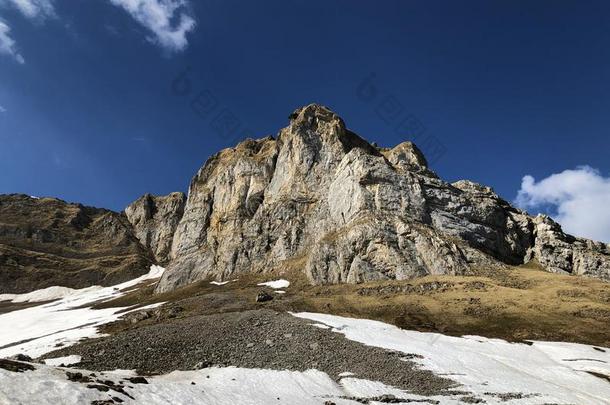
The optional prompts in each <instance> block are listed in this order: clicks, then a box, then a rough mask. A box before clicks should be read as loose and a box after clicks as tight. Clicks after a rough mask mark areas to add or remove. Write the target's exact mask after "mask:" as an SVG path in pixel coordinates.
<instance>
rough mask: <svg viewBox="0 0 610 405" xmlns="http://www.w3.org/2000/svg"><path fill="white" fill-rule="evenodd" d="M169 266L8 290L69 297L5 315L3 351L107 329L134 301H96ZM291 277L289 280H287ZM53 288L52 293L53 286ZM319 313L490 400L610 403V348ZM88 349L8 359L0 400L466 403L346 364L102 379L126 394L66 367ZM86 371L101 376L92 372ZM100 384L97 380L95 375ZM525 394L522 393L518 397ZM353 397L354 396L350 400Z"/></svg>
mask: <svg viewBox="0 0 610 405" xmlns="http://www.w3.org/2000/svg"><path fill="white" fill-rule="evenodd" d="M162 273H163V268H161V267H157V266H153V267H152V268H151V271H150V272H149V273H148V274H147V275H145V276H142V277H140V278H138V279H135V280H132V281H129V282H127V283H123V284H119V285H117V286H113V287H90V288H85V289H82V290H72V289H66V290H58V289H45V290H40V291H37V292H33V293H29V294H22V295H12V296H10V297H6V296H4V297H5V299H7V298H8V299H10V300H12V301H14V302H36V301H39V300H43V301H46V300H48V299H49V297H51V296H54V294H55V292H59V291H60V292H59V293H58V294H59V295H61V298H60V299H57V300H55V301H53V302H51V303H47V304H40V305H38V306H34V307H29V308H25V309H21V310H17V311H13V312H9V313H6V314H3V315H0V357H7V356H11V355H14V354H17V353H25V354H27V355H30V356H32V357H36V356H40V355H42V354H44V353H47V352H49V351H51V350H53V349H55V347H56V345H58V344H62V345H70V344H74V343H76V342H77V341H78V340H80V339H81V338H84V337H92V336H98V333H99V332H98V331H97V328H98V326H100V325H102V324H104V323H107V322H112V321H114V320H116V319H117V318H118V317H119V316H121V315H122V314H123V313H124V312H122V313H119V312H120V311H122V310H125V309H128V308H109V309H99V310H94V309H91V308H90V306H91V305H92V304H93V303H96V302H100V301H105V300H109V299H113V298H116V297H118V296H121V295H123V294H125V293H126V291H128V290H129V289H130V288H133V287H134V286H136V285H137V284H139V283H141V282H143V281H145V280H151V279H154V278H157V277H160V276H161V274H162ZM283 281H284V280H276V281H273V282H269V283H267V284H266V285H269V284H271V285H270V286H271V287H273V288H286V287H288V285H287V284H286V283H284V282H283ZM280 282H281V283H280ZM51 292H52V293H51ZM293 315H294V316H296V317H300V318H304V319H308V320H311V321H312V327H321V328H328V329H331V330H332V331H334V332H336V333H341V334H343V335H345V337H346V338H347V339H350V340H354V341H358V342H361V343H363V344H366V345H370V346H376V347H381V348H386V349H390V350H395V351H401V352H404V353H408V354H418V355H421V356H422V357H421V358H419V357H414V358H413V361H416V362H418V363H419V364H420V365H421V366H422V367H423V368H426V369H429V370H431V371H433V372H434V373H435V374H437V375H442V376H446V377H447V378H450V379H452V380H454V381H456V382H458V383H459V384H461V385H460V386H458V387H456V388H455V390H457V391H468V392H471V393H472V394H473V395H474V396H475V397H476V398H480V399H483V400H485V401H486V403H487V404H516V405H524V404H532V405H534V404H545V403H554V404H577V405H581V404H582V405H585V404H586V405H597V404H599V405H603V404H610V384H609V383H608V382H607V381H605V380H604V379H602V378H600V377H596V376H594V375H592V374H591V373H597V374H598V375H601V376H603V375H606V376H610V349H607V348H602V347H592V346H588V345H580V344H573V343H558V342H532V344H531V345H530V344H515V343H508V342H506V341H503V340H499V339H487V338H482V337H478V336H465V337H450V336H445V335H441V334H435V333H422V332H415V331H406V330H401V329H399V328H397V327H395V326H392V325H389V324H385V323H382V322H377V321H371V320H365V319H352V318H344V317H339V316H333V315H326V314H316V313H294V314H293ZM79 361H80V358H79V356H67V357H63V358H57V359H50V360H47V361H45V364H34V365H33V366H34V367H35V369H34V370H29V371H23V372H14V371H9V370H5V369H3V368H1V367H0V404H39V403H45V404H46V403H49V404H81V403H91V402H92V401H95V400H108V399H110V398H111V397H116V398H119V399H120V400H122V401H124V402H123V403H126V404H132V403H136V404H151V405H153V404H193V403H201V404H210V405H214V404H253V405H254V404H261V405H262V404H265V405H267V404H271V403H273V404H291V405H292V404H295V405H299V404H324V403H325V402H326V401H330V402H332V403H335V404H337V405H341V404H352V405H356V404H358V403H359V402H356V401H355V400H353V398H354V397H358V398H361V399H362V398H364V399H368V400H369V403H370V404H381V403H382V402H379V401H375V400H374V399H375V398H376V397H379V396H381V395H388V394H390V395H394V396H395V397H397V398H403V399H408V400H410V401H424V400H425V401H436V402H428V403H438V404H442V405H452V404H460V403H464V402H460V399H461V398H462V397H464V394H458V393H457V392H456V395H453V396H437V397H426V398H424V397H420V396H417V395H414V394H411V393H409V392H405V391H402V390H399V389H397V388H394V387H388V386H386V385H384V384H382V383H380V382H376V381H368V380H364V379H362V378H359V376H358V375H355V374H353V373H352V370H344V372H343V373H342V374H341V377H342V378H341V379H340V381H338V382H336V381H334V380H333V379H331V378H330V377H329V376H328V375H327V374H325V373H323V372H320V371H317V370H308V371H305V372H296V371H287V370H285V371H281V370H260V369H243V368H235V367H225V368H207V369H203V370H197V371H175V372H172V373H170V374H167V375H162V376H156V377H150V378H147V380H148V384H136V383H131V382H129V381H127V378H129V377H132V376H133V375H134V372H133V371H125V370H122V371H121V370H116V371H111V372H107V373H105V374H104V375H103V376H102V375H100V373H96V374H97V375H98V376H96V377H91V378H92V379H93V380H95V379H96V378H99V379H101V380H104V381H106V380H111V381H114V382H115V383H117V384H118V383H121V382H122V384H124V392H123V393H121V392H117V391H115V390H113V389H112V388H111V389H110V390H109V391H100V390H97V389H95V388H91V387H88V385H91V382H89V383H85V382H82V381H80V382H79V381H70V380H68V378H67V374H66V373H67V372H75V371H78V370H76V369H74V368H70V369H66V368H62V367H59V366H61V365H69V364H78V362H79ZM81 373H82V374H83V375H85V376H88V375H90V374H91V372H88V371H86V370H82V371H81ZM93 383H95V381H93ZM515 394H519V395H515ZM350 398H352V399H350Z"/></svg>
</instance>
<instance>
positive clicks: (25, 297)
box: [0, 286, 102, 303]
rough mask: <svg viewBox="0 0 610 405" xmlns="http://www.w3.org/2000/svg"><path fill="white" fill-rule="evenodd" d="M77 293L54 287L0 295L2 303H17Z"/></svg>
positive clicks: (55, 298) (45, 299)
mask: <svg viewBox="0 0 610 405" xmlns="http://www.w3.org/2000/svg"><path fill="white" fill-rule="evenodd" d="M99 288H102V287H99ZM75 291H78V290H75V289H73V288H68V287H59V286H53V287H48V288H43V289H42V290H36V291H32V292H29V293H25V294H0V301H11V302H15V303H17V302H42V301H53V300H57V299H60V298H64V297H67V296H68V295H71V294H74V292H75Z"/></svg>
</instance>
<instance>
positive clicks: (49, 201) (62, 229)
mask: <svg viewBox="0 0 610 405" xmlns="http://www.w3.org/2000/svg"><path fill="white" fill-rule="evenodd" d="M151 259H152V257H151V255H150V253H149V252H148V251H147V250H146V249H145V248H144V247H143V246H142V245H140V243H139V242H138V239H137V238H136V237H135V235H134V234H133V232H132V230H131V226H130V224H129V222H128V221H127V218H126V217H125V216H124V215H122V214H117V213H115V212H112V211H108V210H105V209H99V208H92V207H85V206H82V205H80V204H68V203H66V202H64V201H61V200H58V199H55V198H39V199H38V198H33V197H29V196H26V195H19V194H12V195H0V293H4V292H11V293H20V292H26V291H32V290H36V289H40V288H45V287H49V286H54V285H61V286H67V287H73V288H82V287H88V286H90V285H93V284H101V285H112V284H117V283H119V282H122V281H126V280H130V279H133V278H135V277H137V276H139V275H140V274H144V273H146V272H147V271H148V268H149V266H150V264H151V262H152V260H151Z"/></svg>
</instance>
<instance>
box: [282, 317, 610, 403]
mask: <svg viewBox="0 0 610 405" xmlns="http://www.w3.org/2000/svg"><path fill="white" fill-rule="evenodd" d="M292 315H294V316H296V317H299V318H304V319H309V320H313V321H316V322H320V323H323V324H325V325H327V326H328V327H331V328H332V329H333V331H334V332H338V333H341V334H343V335H345V337H346V338H347V339H350V340H354V341H357V342H360V343H363V344H366V345H369V346H375V347H381V348H384V349H389V350H395V351H401V352H403V353H415V354H419V355H421V356H423V358H422V359H414V361H416V362H418V363H419V364H421V366H422V367H424V368H426V369H428V370H431V371H432V372H434V373H435V374H437V375H444V376H447V378H450V379H453V380H454V381H457V382H458V383H460V384H462V385H463V387H459V388H458V390H459V389H465V390H467V391H472V392H473V393H474V394H475V395H477V397H480V398H482V399H485V400H486V401H487V402H488V403H498V402H499V399H498V396H497V395H490V393H491V394H502V393H521V394H524V396H525V397H523V398H520V399H513V400H511V404H531V403H533V402H532V398H535V403H545V402H557V403H575V404H600V405H601V404H608V403H609V402H608V398H610V384H608V383H607V382H606V381H604V380H602V379H601V378H598V377H595V376H593V375H590V374H588V373H586V372H583V371H593V372H598V373H601V374H604V375H609V376H610V349H605V348H602V350H605V352H604V351H600V350H596V349H594V348H593V347H591V346H587V345H581V344H576V343H560V342H533V343H532V344H531V345H528V344H523V343H509V342H506V341H504V340H500V339H488V338H484V337H479V336H476V337H474V336H468V337H461V338H460V337H453V336H445V335H441V334H438V333H424V332H416V331H408V330H402V329H399V328H397V327H396V326H393V325H389V324H385V323H383V322H378V321H371V320H366V319H352V318H345V317H340V316H333V315H326V314H316V313H306V312H302V313H293V314H292ZM314 326H317V325H314ZM351 380H354V379H347V381H346V379H342V380H341V382H342V384H351V383H354V382H353V381H351ZM350 381H351V382H350ZM358 384H360V383H358ZM375 384H377V383H375ZM349 387H351V385H350V386H349ZM349 387H348V388H349ZM359 387H361V388H362V384H360V385H359ZM369 388H370V387H369ZM369 388H366V389H367V390H368V389H369ZM350 389H352V390H354V391H355V389H354V388H353V387H352V388H350ZM384 390H385V389H384ZM382 391H383V390H382ZM367 392H368V391H367ZM371 392H372V391H371ZM390 393H391V392H390ZM528 394H529V395H530V396H529V397H527V395H528ZM534 395H535V396H534ZM397 396H398V395H397ZM442 403H446V402H442ZM447 403H448V402H447Z"/></svg>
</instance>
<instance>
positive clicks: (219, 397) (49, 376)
mask: <svg viewBox="0 0 610 405" xmlns="http://www.w3.org/2000/svg"><path fill="white" fill-rule="evenodd" d="M35 366H36V370H33V371H27V372H23V373H15V372H10V371H7V370H4V369H0V381H2V390H0V403H2V404H4V403H7V404H13V403H24V404H25V403H28V404H66V405H72V404H74V405H76V404H89V403H91V402H93V401H96V400H101V399H108V393H104V392H100V391H97V390H95V389H89V388H87V384H82V383H78V382H72V381H68V380H67V379H66V374H65V370H62V369H59V368H53V367H49V366H44V365H35ZM71 371H80V372H82V373H83V375H88V374H89V372H87V371H85V370H71ZM131 376H132V375H131V373H129V374H124V375H123V374H122V373H120V372H113V373H112V374H109V375H104V378H105V379H109V380H111V381H114V382H118V381H119V380H121V379H124V378H127V377H131ZM146 379H147V380H148V384H127V386H126V387H125V391H126V392H127V393H128V394H129V395H131V396H132V397H133V398H134V399H131V398H128V397H127V396H125V395H123V394H121V393H118V392H112V396H116V397H118V398H120V399H121V400H123V401H124V402H125V403H138V404H150V405H155V404H209V405H216V404H218V405H220V404H249V405H268V404H273V403H277V404H291V405H310V404H319V405H323V404H324V403H325V402H326V401H331V402H334V403H335V404H337V405H358V402H356V401H351V400H347V399H343V398H341V397H343V396H347V395H348V393H347V392H346V391H345V390H344V389H343V388H342V387H341V386H340V385H338V384H337V383H335V382H334V381H333V380H332V379H331V378H330V377H329V376H328V375H327V374H325V373H323V372H321V371H317V370H307V371H304V372H298V371H288V370H285V371H276V370H260V369H244V368H236V367H228V368H209V369H205V370H197V371H174V372H172V373H170V374H167V375H162V376H157V377H146ZM271 381H272V382H273V383H272V384H271V383H270V382H271ZM193 383H194V384H193ZM278 399H279V400H278Z"/></svg>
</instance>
